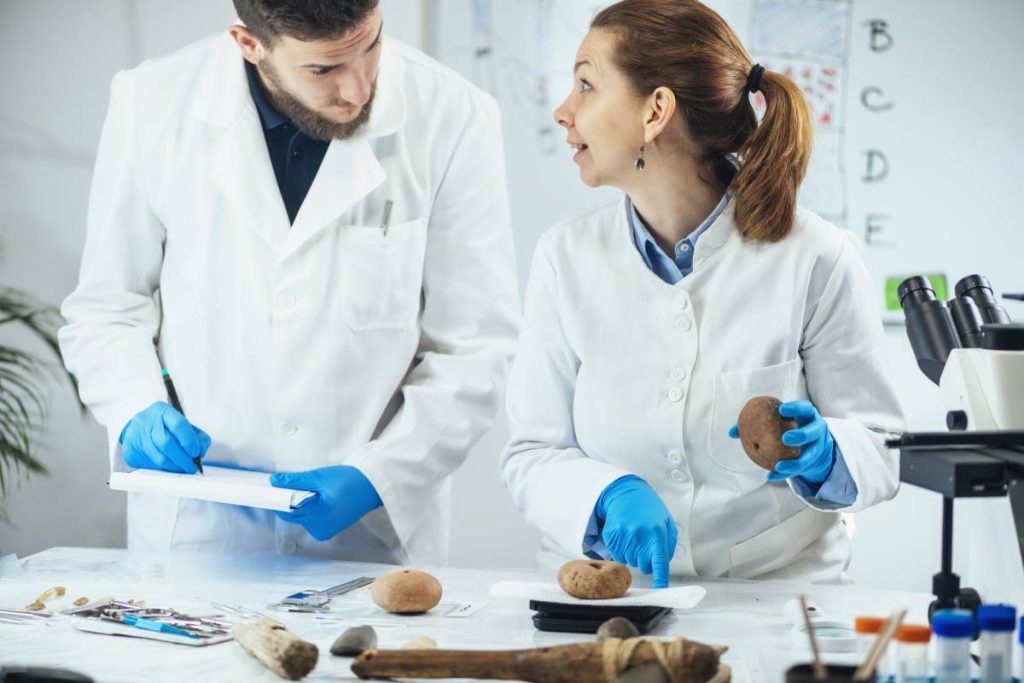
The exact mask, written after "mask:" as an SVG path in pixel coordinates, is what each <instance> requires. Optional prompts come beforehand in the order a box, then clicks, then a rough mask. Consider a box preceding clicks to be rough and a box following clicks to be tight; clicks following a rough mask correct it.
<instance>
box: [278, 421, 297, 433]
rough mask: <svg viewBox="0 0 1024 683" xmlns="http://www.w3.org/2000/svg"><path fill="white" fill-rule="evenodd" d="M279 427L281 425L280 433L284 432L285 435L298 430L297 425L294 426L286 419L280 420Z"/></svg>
mask: <svg viewBox="0 0 1024 683" xmlns="http://www.w3.org/2000/svg"><path fill="white" fill-rule="evenodd" d="M280 427H281V433H282V434H284V435H285V436H291V435H292V434H294V433H295V432H297V431H299V428H298V427H296V426H295V425H294V424H292V423H291V422H288V421H287V420H282V421H281V424H280Z"/></svg>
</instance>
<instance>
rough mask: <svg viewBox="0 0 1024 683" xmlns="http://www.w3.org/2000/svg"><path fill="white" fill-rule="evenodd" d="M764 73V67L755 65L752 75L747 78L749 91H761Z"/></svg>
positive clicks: (751, 71)
mask: <svg viewBox="0 0 1024 683" xmlns="http://www.w3.org/2000/svg"><path fill="white" fill-rule="evenodd" d="M763 73H764V67H763V66H761V65H760V64H755V65H754V68H752V69H751V70H750V74H749V75H748V76H747V90H749V91H750V92H752V93H754V92H758V91H760V90H761V74H763Z"/></svg>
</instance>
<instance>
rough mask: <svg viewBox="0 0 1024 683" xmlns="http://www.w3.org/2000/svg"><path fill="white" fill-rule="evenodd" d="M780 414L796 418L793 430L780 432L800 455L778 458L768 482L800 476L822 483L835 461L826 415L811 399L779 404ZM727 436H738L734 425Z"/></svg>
mask: <svg viewBox="0 0 1024 683" xmlns="http://www.w3.org/2000/svg"><path fill="white" fill-rule="evenodd" d="M779 415H781V416H782V417H786V418H790V419H793V420H796V427H797V428H796V429H790V430H789V431H787V432H785V433H784V434H783V435H782V443H783V444H785V445H786V446H793V447H799V448H800V455H799V456H797V457H796V458H793V459H792V460H780V461H779V462H778V463H776V465H775V471H774V472H769V473H768V481H782V480H784V479H789V478H790V477H800V478H801V479H803V480H804V481H806V482H808V483H811V484H821V483H823V482H824V481H825V480H826V479H828V477H829V475H830V474H831V473H832V466H833V465H834V464H835V462H836V442H835V439H833V438H832V432H831V431H829V428H828V423H827V422H825V418H823V417H822V416H821V415H819V414H818V410H817V409H816V408H815V407H814V405H813V404H812V403H811V402H810V401H805V400H800V401H789V402H787V403H783V404H782V405H781V406H779ZM729 436H731V437H732V438H734V439H738V438H740V433H739V430H738V428H737V426H736V425H735V424H734V425H733V426H732V427H730V428H729Z"/></svg>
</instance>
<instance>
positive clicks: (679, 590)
mask: <svg viewBox="0 0 1024 683" xmlns="http://www.w3.org/2000/svg"><path fill="white" fill-rule="evenodd" d="M706 592H707V591H705V590H704V589H703V588H701V587H700V586H678V587H676V588H658V589H652V588H630V589H629V590H628V591H626V594H625V595H623V596H622V597H621V598H613V599H611V600H581V599H580V598H574V597H572V596H571V595H569V594H568V593H566V592H565V591H564V590H562V589H561V587H559V586H558V584H554V583H531V582H527V581H500V582H498V583H496V584H494V585H493V586H491V590H490V595H491V597H494V598H523V599H524V600H546V601H548V602H560V603H563V604H568V605H602V606H604V605H607V606H625V605H646V606H652V607H671V608H673V609H692V608H694V607H696V606H697V604H698V603H699V602H700V601H701V600H703V599H704V595H705V593H706Z"/></svg>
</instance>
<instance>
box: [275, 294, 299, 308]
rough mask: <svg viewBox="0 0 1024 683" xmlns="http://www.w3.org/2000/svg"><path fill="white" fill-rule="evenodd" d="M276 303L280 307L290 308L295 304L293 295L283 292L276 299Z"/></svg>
mask: <svg viewBox="0 0 1024 683" xmlns="http://www.w3.org/2000/svg"><path fill="white" fill-rule="evenodd" d="M277 303H278V305H279V306H280V307H281V308H292V307H293V306H294V305H295V297H294V296H292V295H291V294H285V295H283V296H281V297H280V298H279V299H278V300H277Z"/></svg>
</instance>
